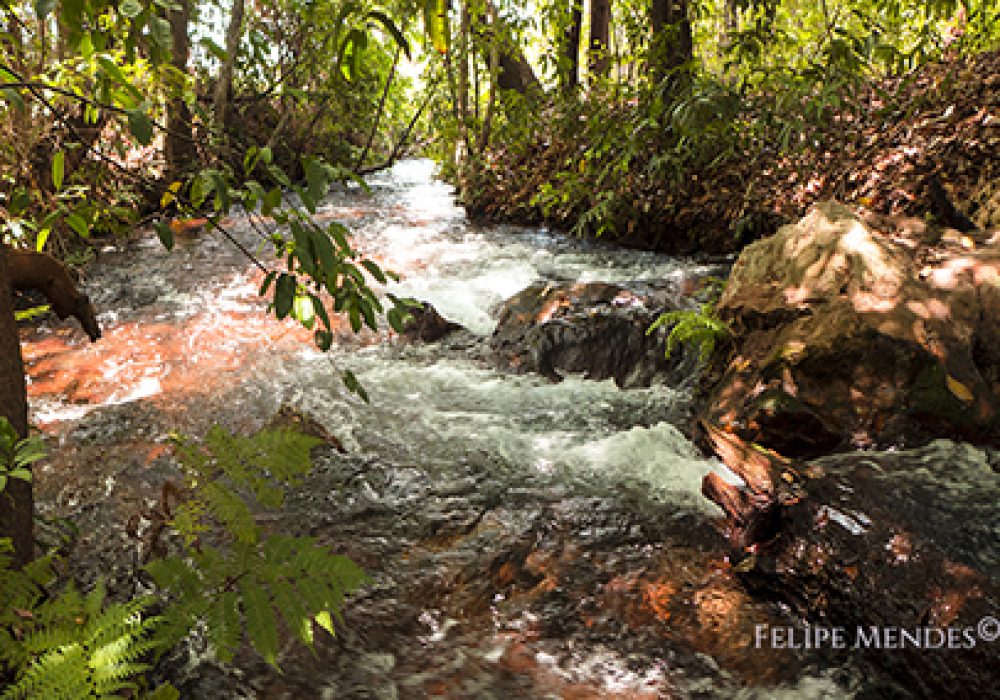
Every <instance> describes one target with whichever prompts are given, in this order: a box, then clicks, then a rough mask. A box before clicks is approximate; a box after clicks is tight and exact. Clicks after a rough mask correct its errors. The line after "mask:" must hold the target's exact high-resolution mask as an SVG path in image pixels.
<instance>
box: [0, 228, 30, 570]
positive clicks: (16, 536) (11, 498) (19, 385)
mask: <svg viewBox="0 0 1000 700" xmlns="http://www.w3.org/2000/svg"><path fill="white" fill-rule="evenodd" d="M7 251H8V249H7V248H5V247H0V416H3V417H4V418H6V419H7V420H9V421H10V422H11V425H13V426H14V429H15V430H16V431H17V434H18V435H20V436H22V437H25V436H27V434H28V397H27V391H26V389H25V385H24V365H23V364H22V362H21V344H20V341H19V340H18V337H17V326H16V324H15V323H14V294H13V291H12V289H11V285H10V279H9V276H8V274H7ZM33 516H34V502H33V500H32V492H31V484H30V483H29V482H26V481H21V480H20V479H11V480H10V481H8V482H7V488H6V489H4V491H3V492H2V493H0V538H3V537H9V538H10V539H11V541H12V544H13V545H14V564H15V566H18V567H20V566H24V565H25V564H26V563H28V562H29V561H30V560H31V558H32V555H33V553H34V531H33V526H34V523H33Z"/></svg>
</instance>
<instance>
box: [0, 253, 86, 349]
mask: <svg viewBox="0 0 1000 700" xmlns="http://www.w3.org/2000/svg"><path fill="white" fill-rule="evenodd" d="M2 252H4V253H6V256H7V273H8V275H9V277H10V286H11V288H12V289H13V290H14V291H15V292H24V291H28V290H32V289H33V290H36V291H39V292H41V293H42V294H44V295H45V298H46V299H48V300H49V304H51V305H52V310H53V311H54V312H55V314H56V316H58V317H59V318H61V319H62V318H67V317H69V316H72V317H73V318H75V319H77V320H78V321H79V322H80V325H81V326H83V330H84V331H86V332H87V335H88V336H90V339H91V340H92V341H95V340H97V339H98V338H100V337H101V327H100V326H99V325H98V323H97V316H96V313H95V312H94V306H93V304H91V303H90V299H89V298H88V297H87V295H86V294H83V293H82V292H80V290H78V289H77V288H76V283H75V282H74V281H73V278H72V277H71V276H70V274H69V271H68V270H67V269H66V267H65V266H64V265H63V264H62V263H60V262H59V261H58V260H56V259H55V258H53V257H51V256H50V255H46V254H45V253H36V252H35V251H32V250H18V249H16V248H6V249H3V251H2Z"/></svg>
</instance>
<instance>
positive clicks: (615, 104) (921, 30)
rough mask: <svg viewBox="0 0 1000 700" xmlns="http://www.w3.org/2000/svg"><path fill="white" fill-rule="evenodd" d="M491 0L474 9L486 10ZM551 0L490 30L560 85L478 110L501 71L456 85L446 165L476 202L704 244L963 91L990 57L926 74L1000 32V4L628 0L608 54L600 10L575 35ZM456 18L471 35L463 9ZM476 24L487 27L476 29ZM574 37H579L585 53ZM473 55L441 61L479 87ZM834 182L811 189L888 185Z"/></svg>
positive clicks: (747, 231)
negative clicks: (780, 192)
mask: <svg viewBox="0 0 1000 700" xmlns="http://www.w3.org/2000/svg"><path fill="white" fill-rule="evenodd" d="M475 5H476V4H475V3H470V4H469V10H468V11H469V13H470V14H471V15H472V17H473V18H474V19H475V18H481V17H482V16H483V14H482V12H481V11H478V12H477V10H476V9H475ZM594 6H595V4H594V3H591V9H593V7H594ZM543 7H544V8H545V9H544V10H543V12H542V13H541V14H540V15H539V16H537V17H533V18H525V16H524V15H523V14H520V13H518V12H517V10H516V9H511V10H510V11H509V13H508V15H507V17H506V21H505V22H504V23H503V24H501V26H500V27H499V30H498V31H497V32H496V33H495V34H494V33H491V34H489V36H490V37H492V36H499V35H501V33H502V36H503V37H504V41H506V42H507V43H506V44H501V46H509V45H511V43H513V44H514V45H518V46H527V47H528V52H529V54H530V53H532V52H534V53H535V54H536V55H538V57H539V58H538V60H537V62H536V63H535V65H536V66H537V69H538V75H539V78H540V80H541V83H542V84H543V85H546V86H548V89H546V90H545V92H544V94H541V93H538V92H535V93H532V92H531V91H518V90H507V91H503V90H502V91H501V92H500V96H499V98H498V99H497V100H496V105H497V106H496V108H495V109H493V110H492V111H491V110H488V109H485V108H463V105H465V104H469V103H471V104H472V105H473V106H474V107H476V106H477V105H480V104H481V103H482V104H484V105H487V106H489V105H492V104H494V100H493V98H492V97H491V95H490V94H489V91H488V88H486V87H483V86H484V85H488V84H491V83H489V81H486V80H484V79H480V80H472V81H471V82H472V84H473V85H479V86H480V87H478V88H475V87H473V88H472V91H471V93H470V94H468V95H465V94H456V93H455V91H454V90H453V91H452V94H451V95H448V94H442V95H441V96H440V97H439V99H438V102H437V107H436V113H435V118H436V120H437V121H438V122H439V123H441V124H442V127H441V129H442V131H441V133H442V134H443V135H444V136H445V137H446V138H443V139H440V140H439V141H438V144H437V146H438V151H437V157H438V158H439V159H440V160H441V161H442V162H443V163H444V166H445V171H446V172H449V173H453V174H454V177H455V178H456V181H457V182H458V183H459V185H460V186H461V188H462V193H463V197H464V199H465V202H466V204H467V206H468V208H469V211H470V213H472V214H473V215H478V216H482V217H486V218H494V219H515V220H520V221H524V222H527V223H540V222H545V223H548V224H551V225H554V226H557V227H560V228H562V229H564V230H568V231H573V232H574V233H579V234H586V235H598V236H599V235H610V236H615V237H620V238H625V239H628V240H630V241H631V242H633V243H634V244H636V245H641V246H648V247H656V248H663V249H668V250H679V251H688V252H692V251H695V250H705V249H711V250H733V249H735V248H738V247H739V246H740V245H741V244H742V243H744V242H746V241H747V240H750V239H751V238H753V237H754V236H758V235H761V234H762V233H765V232H768V231H770V230H773V227H774V225H775V223H776V222H777V221H778V220H779V219H780V218H781V217H782V216H792V215H796V214H799V213H801V209H798V208H797V207H801V205H802V202H801V201H796V200H795V199H793V197H792V195H793V194H794V195H798V193H797V192H794V191H793V190H794V189H795V188H796V187H799V183H803V184H804V183H809V182H810V181H812V180H816V179H823V178H826V182H830V181H832V180H833V179H834V178H833V177H832V175H831V174H830V173H829V172H826V171H829V170H832V169H833V168H840V167H841V165H840V163H838V162H835V159H834V158H833V156H832V153H834V152H836V151H838V150H843V149H844V147H845V146H848V145H849V144H853V143H854V142H857V141H859V140H861V139H867V138H868V134H867V133H865V130H867V129H870V130H872V131H876V132H877V131H879V130H881V129H883V128H884V127H883V125H882V124H881V120H882V119H883V118H884V117H886V116H890V115H891V119H894V120H896V121H898V120H899V119H900V118H905V117H906V114H908V113H910V112H909V111H910V110H913V109H914V107H917V108H920V107H922V106H923V103H924V101H927V100H930V101H933V103H932V104H929V105H926V106H927V107H928V109H927V112H928V113H933V111H934V109H937V105H938V104H940V105H941V107H940V108H941V109H945V108H947V106H948V104H952V105H955V102H954V100H955V97H954V96H951V97H949V93H948V91H947V90H948V86H949V85H951V84H956V83H958V84H960V83H962V82H963V81H964V80H966V78H965V77H964V76H966V74H967V73H972V74H975V71H976V69H975V68H974V67H972V66H970V65H968V64H964V65H961V64H956V65H955V68H954V72H953V73H952V74H951V75H948V74H942V75H936V77H934V78H933V82H934V85H933V86H932V87H931V88H930V89H923V88H920V87H919V86H920V85H921V84H922V83H923V82H924V80H923V79H922V78H921V76H922V75H923V73H922V72H921V71H922V68H923V67H925V66H927V65H928V64H930V63H933V62H935V61H938V60H941V59H955V58H956V57H960V56H964V55H968V56H971V55H974V54H976V53H978V52H982V51H986V50H990V49H993V48H995V47H996V46H997V43H998V40H1000V30H998V27H1000V10H998V9H997V7H996V6H995V3H990V2H965V3H962V2H953V1H935V0H929V1H927V2H920V3H904V2H895V1H887V2H875V3H862V2H854V1H853V0H829V1H828V2H820V3H813V2H798V1H796V0H786V1H783V2H782V1H779V0H768V1H766V2H755V1H749V2H746V1H739V0H725V1H722V0H720V1H717V2H652V3H638V4H637V3H634V2H614V3H611V13H610V19H609V20H608V22H609V24H610V31H609V36H610V39H609V42H610V44H609V45H610V48H608V49H606V51H605V53H606V56H605V60H603V61H601V62H599V63H600V65H599V66H598V65H596V64H595V62H594V59H593V56H596V55H599V51H600V49H599V48H595V47H600V42H599V41H598V42H597V44H595V38H594V37H595V34H594V32H593V30H592V27H593V23H594V22H595V21H596V20H595V18H594V16H593V15H592V16H590V17H589V22H590V30H591V31H590V41H589V42H588V41H587V40H586V38H584V39H583V40H582V41H581V40H580V27H579V26H577V31H576V33H575V34H573V33H572V32H569V34H567V26H569V25H572V23H573V21H574V17H573V15H572V13H570V12H568V10H567V9H566V6H565V5H564V4H556V5H543ZM456 15H457V13H456ZM664 16H666V17H667V18H668V20H670V21H668V22H666V23H664V22H663V17H664ZM575 21H576V22H577V24H579V22H580V18H579V16H577V17H575ZM583 29H585V30H586V29H588V26H587V22H586V21H585V22H584V23H583ZM452 31H453V33H455V34H456V35H457V36H459V37H461V36H462V35H463V34H462V32H463V27H462V25H461V23H460V21H459V19H458V17H457V16H456V18H455V19H454V21H453V26H452ZM470 35H471V37H472V43H473V45H475V44H476V42H477V41H481V39H480V38H479V37H481V36H482V33H477V31H476V29H475V28H473V29H472V30H471V32H470ZM567 36H570V37H571V38H570V39H569V40H570V41H574V40H575V41H576V42H578V43H576V44H574V45H573V46H572V48H571V50H569V51H568V52H567V51H566V49H565V45H566V41H567ZM486 54H488V52H484V51H482V50H480V51H472V52H471V53H470V63H469V65H470V66H471V71H472V75H473V77H474V78H475V76H477V75H480V74H483V75H488V74H489V67H490V63H489V60H490V59H489V56H488V55H486ZM570 58H572V59H573V60H569V59H570ZM465 65H466V64H465V63H462V64H461V66H460V67H458V68H456V67H455V65H454V62H452V63H449V62H446V61H443V62H442V65H441V70H442V71H443V72H445V73H446V74H447V75H448V78H447V80H448V81H449V82H450V83H453V84H455V85H462V84H464V81H463V80H462V72H463V71H465V70H466V68H465V67H464V66H465ZM598 68H599V69H598ZM453 74H457V75H455V76H454V77H452V76H453ZM566 86H569V87H566ZM915 88H916V90H919V92H921V93H925V94H920V95H914V91H915ZM949 100H951V101H950V102H949ZM956 106H957V107H958V108H959V109H961V108H962V105H961V104H960V103H959V104H958V105H956ZM960 114H962V115H963V116H964V113H961V112H960ZM483 131H486V132H488V133H487V134H485V135H483V133H482V132H483ZM469 133H473V134H479V138H478V140H476V139H471V138H468V137H467V136H466V135H467V134H469ZM838 141H839V142H840V143H838ZM486 144H490V145H489V146H486ZM477 146H478V147H477ZM732 174H735V177H732V176H730V175H732ZM835 174H836V175H837V176H839V172H837V173H835ZM741 182H742V188H741ZM772 183H773V184H774V185H775V187H777V188H780V187H782V186H783V187H784V189H785V190H787V191H789V196H788V198H787V201H780V197H776V196H775V194H774V193H773V192H772V191H770V190H771V186H772ZM789 183H791V184H792V185H793V187H789V186H788V185H789ZM834 184H835V185H836V186H835V187H834V186H830V187H827V188H826V189H823V188H821V187H819V186H817V185H813V186H812V190H813V192H812V193H811V194H813V195H814V196H818V195H819V194H820V193H821V192H822V194H823V195H825V196H832V195H835V194H836V193H837V189H838V188H839V189H840V190H841V191H842V192H847V193H850V194H853V195H854V196H862V195H864V196H868V197H871V196H872V195H873V193H860V192H852V191H851V190H852V187H851V186H850V185H849V184H846V183H845V184H841V183H834ZM809 194H810V193H806V195H807V196H808V195H809ZM880 204H881V203H880ZM885 207H886V209H887V210H888V209H889V208H891V203H890V204H885Z"/></svg>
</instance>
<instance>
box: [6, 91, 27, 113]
mask: <svg viewBox="0 0 1000 700" xmlns="http://www.w3.org/2000/svg"><path fill="white" fill-rule="evenodd" d="M2 92H3V96H4V99H6V100H7V101H8V102H10V103H11V105H13V106H14V109H16V110H17V111H18V112H23V111H24V100H23V99H21V93H19V92H18V91H17V90H15V89H13V88H4V89H3V91H2Z"/></svg>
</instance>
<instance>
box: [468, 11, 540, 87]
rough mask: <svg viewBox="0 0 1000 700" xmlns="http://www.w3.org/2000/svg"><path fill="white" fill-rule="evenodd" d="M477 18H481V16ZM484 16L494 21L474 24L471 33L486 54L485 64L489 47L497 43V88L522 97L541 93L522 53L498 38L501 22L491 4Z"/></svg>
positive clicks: (538, 82)
mask: <svg viewBox="0 0 1000 700" xmlns="http://www.w3.org/2000/svg"><path fill="white" fill-rule="evenodd" d="M479 16H480V17H482V15H479ZM486 16H487V17H493V18H495V19H493V20H492V21H490V22H489V23H488V24H485V25H484V24H483V23H482V22H476V23H475V24H474V25H473V32H475V34H476V37H477V38H478V39H479V40H480V41H479V45H480V47H481V48H482V49H483V50H485V52H486V55H485V56H484V57H483V58H484V60H485V61H486V62H487V63H488V62H489V50H490V46H491V45H493V44H494V43H497V42H499V43H498V46H497V50H498V52H499V60H498V65H499V73H498V75H497V88H499V89H500V90H513V91H514V92H517V93H520V94H522V95H525V94H527V93H528V92H529V91H536V92H539V93H540V92H542V84H541V82H540V81H539V80H538V76H536V75H535V71H534V70H533V69H532V68H531V64H530V63H528V59H526V58H525V57H524V51H522V50H521V48H520V47H518V46H510V45H509V44H508V42H505V41H503V40H501V39H500V38H499V36H500V35H502V32H497V31H496V30H497V29H498V28H499V24H500V22H501V20H500V19H499V17H500V15H499V13H498V12H497V10H496V6H495V5H494V4H493V3H492V2H487V3H486Z"/></svg>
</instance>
